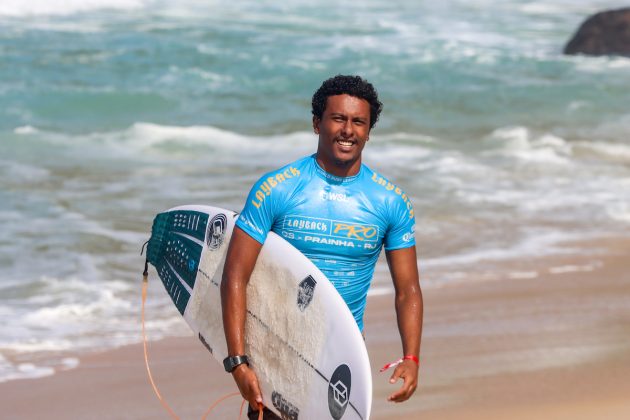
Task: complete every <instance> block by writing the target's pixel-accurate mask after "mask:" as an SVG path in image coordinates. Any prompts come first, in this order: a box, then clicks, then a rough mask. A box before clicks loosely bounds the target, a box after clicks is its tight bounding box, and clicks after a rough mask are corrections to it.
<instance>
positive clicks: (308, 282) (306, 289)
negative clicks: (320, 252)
mask: <svg viewBox="0 0 630 420" xmlns="http://www.w3.org/2000/svg"><path fill="white" fill-rule="evenodd" d="M315 286H317V281H316V280H315V279H314V278H313V276H311V275H310V274H309V275H308V276H307V277H306V278H305V279H304V280H302V281H301V282H300V284H299V285H298V296H297V305H298V308H300V311H302V312H304V310H305V309H306V307H307V306H308V305H309V304H310V303H311V301H312V300H313V295H314V294H315Z"/></svg>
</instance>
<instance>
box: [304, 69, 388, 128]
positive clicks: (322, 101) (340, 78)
mask: <svg viewBox="0 0 630 420" xmlns="http://www.w3.org/2000/svg"><path fill="white" fill-rule="evenodd" d="M343 94H347V95H350V96H354V97H356V98H360V99H365V100H366V101H368V103H369V104H370V129H372V127H374V124H376V121H378V116H379V115H380V114H381V111H382V110H383V104H382V103H381V101H379V100H378V93H377V92H376V89H375V88H374V86H372V84H371V83H370V82H368V81H367V80H365V79H363V78H361V77H360V76H344V75H341V74H338V75H336V76H335V77H331V78H330V79H328V80H325V81H324V83H322V85H321V86H320V87H319V89H317V91H316V92H315V94H313V100H312V102H311V104H312V107H313V109H312V110H311V112H312V113H313V116H315V117H317V118H319V119H321V118H322V115H324V110H325V109H326V102H327V101H328V97H329V96H335V95H343Z"/></svg>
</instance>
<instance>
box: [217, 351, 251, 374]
mask: <svg viewBox="0 0 630 420" xmlns="http://www.w3.org/2000/svg"><path fill="white" fill-rule="evenodd" d="M243 363H245V364H246V365H247V366H249V359H248V358H247V356H246V355H242V356H228V357H226V358H225V359H223V367H224V368H225V371H226V372H228V373H232V371H234V369H236V367H237V366H238V365H242V364H243Z"/></svg>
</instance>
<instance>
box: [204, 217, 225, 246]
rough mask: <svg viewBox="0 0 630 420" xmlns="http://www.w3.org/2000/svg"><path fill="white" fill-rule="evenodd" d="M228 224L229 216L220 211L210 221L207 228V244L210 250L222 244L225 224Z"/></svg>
mask: <svg viewBox="0 0 630 420" xmlns="http://www.w3.org/2000/svg"><path fill="white" fill-rule="evenodd" d="M226 225H227V217H225V214H223V213H219V214H217V215H216V216H214V217H213V218H212V219H211V220H210V221H209V222H208V228H207V229H206V244H207V245H208V248H209V249H210V250H215V249H217V248H219V247H220V246H221V244H222V243H223V239H224V238H225V226H226Z"/></svg>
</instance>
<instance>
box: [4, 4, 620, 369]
mask: <svg viewBox="0 0 630 420" xmlns="http://www.w3.org/2000/svg"><path fill="white" fill-rule="evenodd" d="M495 3H496V2H490V1H486V0H474V1H456V0H447V1H444V2H441V3H439V4H435V3H434V2H417V1H384V0H368V1H363V2H360V3H344V4H338V2H332V1H328V0H325V1H320V2H316V3H313V2H307V1H285V2H282V3H281V4H278V2H272V1H238V2H226V1H201V0H199V1H194V0H186V1H182V2H177V5H176V6H174V5H173V4H172V2H166V1H143V0H113V1H105V0H103V1H100V0H94V1H91V2H87V3H86V2H81V1H79V0H74V1H66V2H55V1H52V2H43V1H37V0H32V1H27V2H24V1H17V0H5V1H3V2H2V4H1V5H0V220H1V221H2V226H3V229H2V231H0V316H2V317H3V319H12V320H14V322H13V323H12V325H11V326H10V327H7V328H4V329H3V332H2V335H0V380H2V379H10V378H15V377H28V376H38V375H44V374H49V373H51V370H50V369H51V366H52V365H55V364H61V365H63V366H65V365H72V364H73V362H72V361H71V360H65V361H64V359H62V358H61V357H62V356H55V357H57V359H55V358H54V357H53V356H51V355H55V354H58V353H59V352H61V353H63V352H65V351H68V350H72V351H74V350H87V349H94V348H103V347H109V346H116V345H120V344H124V343H130V342H136V341H138V325H137V315H138V310H139V308H138V294H139V292H138V290H139V283H138V280H139V273H140V272H141V269H142V259H141V258H140V256H139V255H138V253H139V249H140V246H141V244H142V243H143V242H144V241H145V240H146V239H147V238H148V232H149V229H150V223H151V220H152V218H153V215H154V214H155V213H157V212H159V211H162V210H164V209H166V208H169V207H172V206H175V205H180V204H186V203H200V204H213V205H219V206H224V207H228V208H233V209H236V210H238V209H240V207H241V206H242V202H243V200H244V198H245V195H246V193H247V190H248V188H249V186H250V185H251V184H252V183H253V182H254V180H255V179H256V178H257V177H258V176H259V175H260V174H261V173H262V172H263V171H266V170H270V169H272V168H274V167H277V166H280V165H282V164H284V163H286V162H288V161H290V160H291V159H294V158H297V157H300V156H302V155H304V154H307V153H311V152H313V151H314V148H315V143H316V138H315V136H314V135H313V134H312V133H311V130H310V118H311V115H310V105H309V104H310V97H311V95H312V93H313V91H314V90H315V89H316V88H317V87H318V86H319V84H320V83H321V81H322V80H323V79H325V78H327V77H329V76H331V75H334V74H337V73H358V74H361V75H362V76H364V77H366V78H367V79H369V80H370V81H372V82H373V83H374V84H375V86H376V87H377V88H378V90H379V92H380V95H381V98H382V101H383V102H384V104H385V110H384V113H383V115H382V119H381V120H380V121H379V123H378V124H377V126H376V128H375V130H374V131H373V133H372V135H371V141H370V144H369V145H368V147H367V148H366V152H365V161H366V163H368V164H369V165H371V166H372V167H374V168H375V169H377V170H379V171H381V172H383V173H385V174H387V175H389V176H390V177H391V178H392V179H393V180H394V181H395V182H397V183H398V184H400V185H401V186H403V188H404V189H405V190H406V191H407V192H408V193H409V195H410V196H411V197H412V198H413V202H414V204H415V206H416V213H417V214H418V215H419V218H418V229H417V235H418V238H417V242H418V243H419V252H420V255H421V257H420V264H421V267H423V268H427V269H428V270H427V271H428V272H429V273H433V274H432V276H429V277H428V278H426V279H425V280H424V281H425V283H424V284H425V287H433V286H436V285H439V284H442V283H444V282H448V281H450V279H451V277H449V272H451V271H452V272H457V273H458V275H459V276H460V278H461V275H462V273H467V272H470V273H472V272H473V271H474V270H475V269H479V267H484V266H488V267H491V266H492V264H493V262H496V261H501V260H505V259H511V258H523V257H528V256H536V255H541V254H549V253H564V252H575V249H568V248H567V246H566V245H565V244H564V243H565V242H566V241H573V240H579V239H589V238H597V237H602V236H606V235H616V234H620V233H621V234H627V233H628V229H629V226H630V139H629V136H628V133H629V132H630V111H628V110H629V109H630V88H629V86H630V60H629V59H624V58H607V57H603V58H587V57H565V56H562V55H561V54H560V52H561V50H562V48H563V46H564V44H565V42H566V41H567V40H568V39H569V37H570V36H571V35H572V33H573V31H574V29H575V28H576V27H577V26H578V24H579V23H580V22H581V21H582V20H583V19H584V18H585V17H586V16H587V15H588V14H589V13H592V12H594V11H597V10H600V9H603V8H609V7H617V4H616V2H612V1H578V2H575V1H573V2H570V1H565V0H555V1H545V2H543V1H526V2H523V1H506V2H501V4H495ZM385 270H386V269H385V268H384V267H380V268H379V269H378V270H377V273H380V274H379V276H377V278H376V280H375V282H376V286H377V289H378V290H379V291H382V290H385V291H387V290H388V284H387V280H386V277H385V276H383V275H381V274H382V273H383V272H384V271H385ZM471 276H472V274H471ZM464 280H465V279H464ZM155 284H156V285H158V284H157V283H155ZM149 304H150V305H151V306H150V308H149V309H150V310H153V311H154V312H153V315H152V318H151V323H150V324H149V329H150V331H153V333H152V336H154V337H157V336H160V335H170V334H182V333H185V331H186V330H185V327H184V326H182V325H181V323H180V322H179V320H178V314H177V312H176V311H175V310H174V308H172V305H171V304H170V303H169V301H168V297H167V296H166V294H165V293H164V291H163V290H161V289H159V287H154V288H153V289H152V291H151V295H150V296H149Z"/></svg>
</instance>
